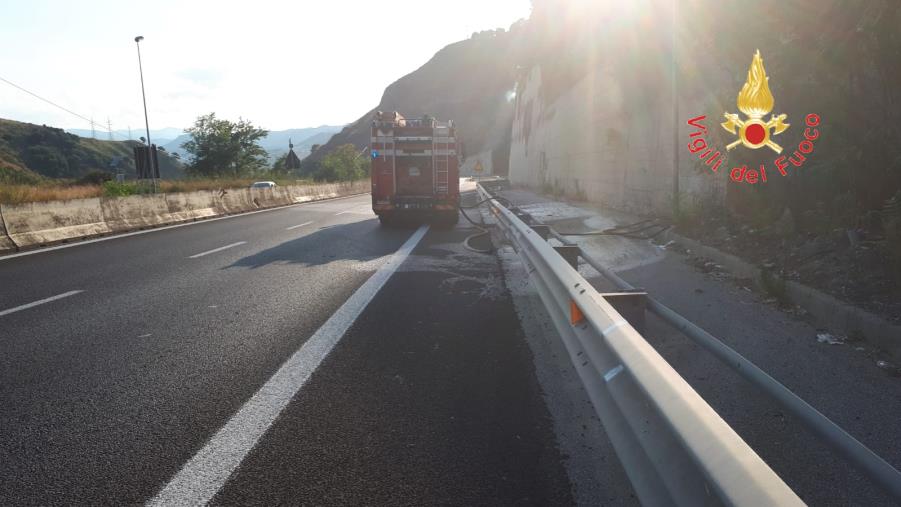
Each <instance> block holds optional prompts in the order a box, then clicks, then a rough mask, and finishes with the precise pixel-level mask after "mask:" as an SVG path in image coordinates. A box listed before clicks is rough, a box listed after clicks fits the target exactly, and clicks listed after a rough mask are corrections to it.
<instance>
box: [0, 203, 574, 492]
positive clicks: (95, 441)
mask: <svg viewBox="0 0 901 507" xmlns="http://www.w3.org/2000/svg"><path fill="white" fill-rule="evenodd" d="M368 199H369V198H368V196H361V197H355V198H350V199H340V200H334V201H328V202H322V203H315V204H307V205H302V206H296V207H290V208H284V209H280V210H275V211H271V212H266V213H258V214H253V215H244V216H239V217H235V218H230V219H226V220H219V221H210V222H201V223H198V224H196V225H191V226H187V227H180V228H173V229H167V230H160V231H155V232H151V233H148V234H142V235H137V236H131V237H127V238H117V239H111V240H109V241H102V242H97V243H91V244H85V245H80V246H76V247H73V248H66V249H62V250H55V251H49V252H42V253H38V254H35V255H29V256H22V257H17V258H10V259H6V260H0V286H2V287H4V290H3V291H2V296H0V311H5V310H15V311H12V312H11V313H7V314H5V315H0V348H2V350H3V351H4V354H2V355H0V404H2V405H0V406H2V407H4V408H3V409H2V411H0V503H2V504H17V505H35V504H42V505H53V504H122V503H142V502H145V501H147V500H148V499H150V498H152V497H153V496H154V495H155V494H156V493H158V492H159V491H160V489H161V488H163V487H164V486H165V485H166V484H168V483H169V481H170V480H171V479H172V478H173V476H175V475H176V473H177V472H179V470H181V469H182V467H184V466H185V464H186V463H188V462H189V461H190V460H191V459H192V457H193V456H195V454H196V453H198V451H201V450H202V449H204V448H205V446H206V445H207V444H208V442H209V440H210V438H211V437H212V436H213V435H214V434H216V432H217V431H218V430H219V429H220V428H222V427H223V426H224V425H226V423H227V422H229V421H231V420H232V418H233V417H234V416H235V414H236V413H238V412H239V410H241V409H242V407H244V406H245V404H246V403H247V402H248V400H249V399H251V398H252V397H253V396H254V393H256V392H257V390H258V389H260V387H261V386H263V385H264V384H266V385H268V384H267V382H269V381H270V380H271V377H272V375H273V374H274V373H275V372H276V371H277V370H279V368H280V366H281V365H282V364H283V363H284V362H285V360H286V359H287V358H289V357H292V354H294V353H295V351H298V349H300V348H301V347H302V345H303V344H304V343H306V342H307V340H308V339H309V338H310V337H311V336H313V335H314V333H316V332H317V329H319V328H320V326H322V325H323V323H325V322H326V321H327V320H329V319H330V318H331V317H332V316H333V315H334V314H335V313H336V310H338V309H339V308H343V307H342V305H344V304H345V303H346V302H347V301H348V299H349V298H351V296H352V295H353V294H355V291H357V290H358V289H359V290H362V289H360V287H361V286H363V285H364V284H365V283H366V282H367V280H369V279H370V277H372V276H373V273H374V272H376V270H378V269H379V268H380V267H382V266H385V259H386V258H387V257H388V256H389V255H390V254H392V253H394V252H396V251H397V250H398V249H399V248H400V246H401V245H402V244H404V243H405V242H406V241H408V239H409V238H410V237H411V235H413V234H414V231H413V230H404V229H400V230H386V229H383V228H380V227H379V226H378V222H377V221H376V220H375V219H374V216H373V215H372V214H371V212H370V211H369V209H368V208H369V201H368ZM471 232H472V231H471V230H468V229H466V228H465V227H462V226H461V227H458V228H457V229H455V230H451V231H438V230H433V231H429V232H428V234H427V235H426V236H425V238H424V239H423V240H422V241H423V244H422V245H420V246H419V247H418V248H416V249H415V250H414V252H413V253H414V255H413V257H411V258H409V259H408V260H407V261H406V262H404V263H403V264H402V265H401V272H399V273H394V275H393V276H391V278H389V279H388V282H387V284H386V285H385V287H384V289H383V290H382V291H381V292H379V293H378V294H377V295H376V296H375V299H374V300H373V301H372V303H371V304H370V305H371V306H370V307H368V308H367V309H366V310H365V311H364V313H363V314H362V315H361V317H360V319H359V322H357V323H355V324H354V325H353V326H352V327H351V329H350V331H349V332H348V333H347V336H346V337H345V339H344V341H342V342H340V343H338V345H337V347H336V349H335V351H334V353H333V355H332V356H329V357H328V358H326V360H325V362H324V363H323V364H322V365H321V366H320V367H319V368H318V369H317V370H316V372H315V373H314V375H313V377H312V379H311V380H310V383H309V385H308V386H304V387H303V389H301V390H300V392H299V393H297V395H296V396H295V397H294V398H292V401H291V403H290V404H289V406H288V408H287V409H286V410H285V413H284V415H283V416H282V417H281V418H279V419H277V420H276V421H275V424H274V426H273V427H272V430H271V431H270V432H267V433H265V434H264V435H263V437H262V440H261V441H260V444H259V446H258V448H257V449H255V450H254V451H253V452H251V454H250V455H249V457H248V458H247V460H246V462H245V463H243V464H242V465H241V467H240V468H239V469H238V470H237V472H236V474H235V476H234V478H233V481H232V482H230V483H228V484H226V485H225V487H224V489H222V491H221V492H220V495H219V496H217V497H216V502H218V503H245V502H249V501H270V500H271V501H282V502H286V503H299V502H301V501H303V500H304V499H309V501H311V502H313V503H346V502H348V501H354V502H357V503H359V502H368V503H372V502H376V503H377V502H378V501H379V500H384V501H392V502H396V503H421V502H426V501H427V500H428V498H430V497H431V498H436V499H442V500H443V501H445V502H460V501H463V502H464V503H480V502H481V503H491V500H492V499H495V498H496V499H498V500H499V501H502V503H514V502H520V503H522V502H528V503H548V502H550V503H555V504H566V503H570V502H571V498H570V497H569V484H568V480H567V478H566V476H565V474H564V472H563V469H562V467H561V465H560V463H561V461H562V460H563V457H561V456H560V455H559V453H558V452H557V451H556V447H555V443H554V442H555V441H554V435H553V431H552V430H551V429H550V426H549V422H548V420H549V416H548V414H547V409H546V408H545V407H544V405H543V403H542V402H541V394H540V389H539V388H538V386H537V382H536V381H535V379H534V373H533V370H532V365H531V362H530V358H529V354H528V351H527V349H525V347H524V344H523V342H522V337H521V331H520V330H519V327H518V324H517V321H516V317H515V314H514V313H513V309H512V305H511V303H510V301H509V298H506V297H505V291H504V290H503V287H502V284H499V283H500V282H499V280H500V278H501V277H500V274H499V272H498V266H497V263H496V260H495V259H494V258H493V257H491V256H481V257H479V255H478V254H475V253H472V252H468V251H465V250H464V249H462V247H461V246H460V242H461V241H462V239H463V238H464V237H465V235H466V234H469V233H471ZM486 259H487V261H486ZM9 287H12V288H14V290H7V288H9ZM72 291H82V292H77V293H73V294H70V295H68V296H66V297H62V298H59V299H55V300H52V301H47V302H44V303H42V304H39V305H36V306H29V307H27V308H22V309H18V310H17V308H20V307H22V306H23V305H32V304H33V303H35V302H40V301H42V300H44V299H47V298H51V297H54V296H59V295H63V294H66V293H67V292H72ZM417 315H420V316H421V317H419V318H415V316H417ZM329 322H331V321H330V320H329ZM411 353H412V354H411ZM311 400H313V402H311ZM363 414H368V415H366V416H365V417H364V416H363ZM358 424H362V426H357V425H358ZM398 435H405V440H404V441H403V442H402V443H401V442H400V441H398V440H397V437H398ZM407 444H413V445H412V446H408V445H407ZM312 446H315V452H307V450H308V449H310V448H311V447H312ZM273 450H275V452H274V451H273ZM360 453H363V454H360ZM411 453H412V455H411ZM355 456H357V458H355ZM360 456H365V457H366V458H365V459H358V458H359V457H360ZM348 459H350V460H355V461H354V466H352V467H349V468H344V473H342V474H337V473H336V467H337V468H338V469H340V468H342V465H341V463H345V462H346V460H348ZM298 477H300V478H303V479H304V480H307V481H309V483H310V484H312V485H315V486H311V487H310V488H304V487H298V484H297V483H296V480H297V479H298ZM216 491H218V489H217V490H216Z"/></svg>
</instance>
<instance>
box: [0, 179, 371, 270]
mask: <svg viewBox="0 0 901 507" xmlns="http://www.w3.org/2000/svg"><path fill="white" fill-rule="evenodd" d="M363 195H369V192H364V193H362V194H354V195H346V196H344V197H332V198H329V199H320V200H318V201H310V202H299V203H297V204H288V205H287V206H276V207H274V208H266V209H261V210H256V211H248V212H246V213H238V214H236V215H227V216H224V217H215V218H203V219H200V220H197V221H195V222H185V223H183V224H175V225H163V226H161V227H155V228H153V229H146V230H143V231H132V232H125V233H122V234H113V235H110V236H104V237H102V238H94V239H85V240H76V241H77V243H66V244H64V245H56V246H48V247H43V248H41V249H39V250H29V251H27V252H18V253H12V254H7V255H0V261H5V260H7V259H15V258H16V257H24V256H26V255H37V254H42V253H46V252H52V251H54V250H62V249H64V248H73V247H76V246H82V245H90V244H91V243H99V242H101V241H109V240H111V239H120V238H127V237H129V236H138V235H140V234H150V233H151V232H159V231H165V230H167V229H177V228H179V227H188V226H189V225H200V224H208V223H210V222H218V221H219V220H230V219H232V218H240V217H246V216H248V215H256V214H257V213H269V212H271V211H279V210H285V209H288V208H297V207H300V206H304V207H310V206H312V205H319V206H324V205H325V204H328V202H331V201H338V200H343V199H353V198H356V197H360V196H363Z"/></svg>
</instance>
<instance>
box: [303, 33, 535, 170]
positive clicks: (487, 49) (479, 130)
mask: <svg viewBox="0 0 901 507" xmlns="http://www.w3.org/2000/svg"><path fill="white" fill-rule="evenodd" d="M522 44H523V30H522V23H517V24H515V25H513V26H512V27H511V30H510V31H505V30H502V29H499V30H488V31H485V32H479V33H477V34H474V35H473V37H472V38H471V39H468V40H464V41H460V42H456V43H454V44H450V45H449V46H446V47H445V48H444V49H442V50H440V51H438V53H436V54H435V56H433V57H432V59H431V60H429V61H428V62H426V63H425V64H424V65H423V66H422V67H420V68H419V69H416V70H415V71H413V72H411V73H410V74H407V75H406V76H404V77H402V78H400V79H398V80H397V81H395V82H394V83H392V84H391V85H389V86H388V88H386V89H385V92H384V94H383V95H382V100H381V101H380V102H379V104H378V105H377V106H376V107H375V108H373V109H372V110H370V111H368V112H366V113H365V114H363V116H361V117H360V119H358V120H357V121H355V122H353V123H351V124H350V125H348V126H347V127H345V128H344V129H343V130H342V131H341V132H340V133H338V134H336V135H335V136H333V137H332V138H331V140H329V142H328V143H326V144H325V145H323V147H322V148H321V149H319V150H317V151H316V152H315V153H313V154H312V155H311V156H310V157H308V159H307V160H305V161H304V162H305V163H307V164H309V163H313V162H316V161H317V160H318V159H320V158H322V157H323V156H324V155H326V154H328V153H329V152H331V151H332V150H334V149H336V148H337V147H338V146H340V145H342V144H346V143H351V144H354V145H356V147H357V148H358V149H359V148H363V147H366V146H368V144H369V137H370V122H371V120H372V117H373V114H374V113H375V112H376V111H379V110H380V111H399V112H400V113H401V114H402V115H404V116H405V117H407V118H418V117H421V116H423V115H426V114H428V115H431V116H433V117H436V118H438V119H439V120H453V121H454V123H455V125H456V126H457V135H458V138H459V139H460V140H461V141H462V142H463V144H464V150H463V151H464V152H465V153H468V154H475V153H478V152H482V151H485V150H492V149H499V150H500V151H503V149H504V146H506V144H507V143H509V135H510V128H511V126H512V122H513V106H514V104H513V100H512V99H513V94H512V92H513V89H514V87H515V84H516V75H515V71H516V68H515V63H514V62H515V61H516V56H517V55H518V53H519V52H521V51H523V48H522ZM507 151H509V149H508V150H507Z"/></svg>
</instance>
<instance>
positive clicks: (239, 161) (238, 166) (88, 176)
mask: <svg viewBox="0 0 901 507" xmlns="http://www.w3.org/2000/svg"><path fill="white" fill-rule="evenodd" d="M23 125H27V124H23ZM34 127H36V128H38V129H39V130H38V132H39V133H40V134H41V135H45V134H46V132H44V130H42V128H40V127H37V126H34ZM48 129H49V128H48ZM47 132H50V134H46V135H51V134H52V135H53V136H56V137H55V138H54V139H56V138H59V139H62V140H65V141H67V142H69V141H72V142H75V143H76V145H77V143H79V142H86V141H92V140H79V139H78V138H75V137H74V136H71V135H70V134H65V133H63V132H62V131H61V130H59V129H50V130H48V131H47ZM187 132H188V133H189V134H191V136H192V139H191V140H190V141H188V142H187V143H185V144H184V145H183V147H184V149H185V151H187V152H188V156H187V157H186V160H185V161H184V166H183V170H180V174H183V175H184V177H183V178H166V179H163V180H161V181H160V182H159V190H160V191H161V192H166V193H170V192H193V191H198V190H220V189H229V188H247V187H249V186H250V185H251V184H252V183H253V182H255V181H261V180H264V181H274V182H275V183H276V184H278V185H280V186H286V185H304V184H312V183H313V182H337V181H355V180H360V179H364V178H366V177H367V176H368V174H369V158H368V155H365V154H363V153H361V152H359V151H358V150H357V149H356V148H354V146H353V145H351V144H347V145H344V146H340V147H339V148H337V149H336V150H334V151H333V152H332V153H330V154H328V155H326V156H325V157H323V158H322V159H320V160H319V161H317V162H316V163H315V164H308V165H307V166H306V167H301V168H299V169H290V170H289V169H286V168H285V158H284V157H282V158H280V159H278V160H275V161H274V163H273V164H272V165H270V164H269V161H268V155H267V153H266V151H265V150H264V149H263V148H262V147H261V146H260V145H259V141H260V140H261V139H262V138H264V137H265V136H266V133H267V131H266V130H264V129H261V128H258V127H256V126H254V125H253V123H251V122H250V121H248V120H243V119H242V120H239V121H237V122H231V121H228V120H224V119H220V118H217V117H216V114H215V113H210V114H207V115H204V116H200V117H199V118H197V120H196V121H195V123H194V126H193V127H191V128H190V129H187ZM70 137H71V138H74V140H73V139H70ZM106 143H107V144H109V145H110V146H112V145H113V144H114V143H112V142H109V141H107V142H106ZM120 144H124V143H120ZM73 146H74V145H73ZM10 153H11V151H10ZM163 157H167V155H165V154H163ZM57 158H59V160H57V162H59V163H60V164H62V163H63V162H64V161H65V157H64V156H62V155H61V156H60V157H57ZM121 158H122V160H125V157H124V156H123V157H121ZM161 158H162V157H161ZM166 159H167V160H168V157H167V158H166ZM54 160H56V159H54ZM98 164H99V165H100V166H101V167H102V166H103V165H102V164H100V163H98ZM98 164H95V165H98ZM40 167H43V166H40ZM133 172H134V171H133V169H132V170H131V171H125V173H126V174H133ZM163 176H164V177H165V176H166V174H165V173H164V175H163ZM152 191H153V189H152V187H151V186H150V185H149V184H148V183H146V182H140V181H136V180H133V179H126V180H125V181H121V182H120V181H116V175H115V174H114V173H113V172H112V171H107V170H100V169H91V170H90V171H88V172H84V171H82V172H81V173H80V177H59V176H56V173H54V176H47V175H43V174H40V173H39V172H37V171H34V170H31V169H30V168H29V167H27V166H25V164H24V163H22V162H21V160H20V159H18V158H16V157H14V156H6V157H4V156H3V153H0V203H2V204H19V203H26V202H43V201H54V200H68V199H85V198H90V197H103V196H106V197H123V196H128V195H136V194H142V193H149V192H152Z"/></svg>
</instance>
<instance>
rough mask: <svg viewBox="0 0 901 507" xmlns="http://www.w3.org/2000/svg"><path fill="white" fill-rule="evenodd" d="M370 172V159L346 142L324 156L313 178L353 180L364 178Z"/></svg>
mask: <svg viewBox="0 0 901 507" xmlns="http://www.w3.org/2000/svg"><path fill="white" fill-rule="evenodd" d="M368 173H369V159H368V158H367V157H366V156H364V155H362V154H361V153H360V151H359V150H357V147H356V146H354V145H352V144H345V145H342V146H339V147H338V149H336V150H335V151H333V152H331V153H329V154H328V155H326V156H324V157H322V160H320V161H319V164H318V167H317V168H316V170H315V172H314V173H313V178H314V179H316V180H324V181H352V180H359V179H363V178H365V177H366V175H367V174H368Z"/></svg>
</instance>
